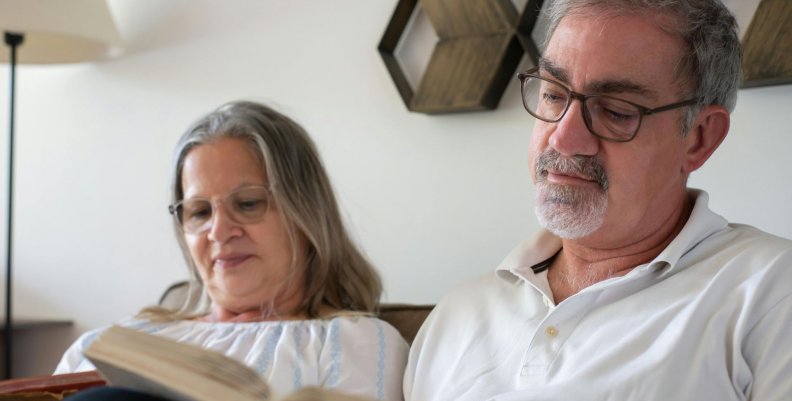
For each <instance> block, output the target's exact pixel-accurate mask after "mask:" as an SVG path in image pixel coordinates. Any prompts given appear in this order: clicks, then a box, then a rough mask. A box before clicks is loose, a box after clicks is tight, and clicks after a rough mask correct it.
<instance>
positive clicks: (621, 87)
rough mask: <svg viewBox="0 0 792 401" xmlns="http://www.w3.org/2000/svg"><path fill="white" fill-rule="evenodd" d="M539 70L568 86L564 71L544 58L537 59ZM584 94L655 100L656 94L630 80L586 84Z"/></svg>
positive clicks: (567, 75)
mask: <svg viewBox="0 0 792 401" xmlns="http://www.w3.org/2000/svg"><path fill="white" fill-rule="evenodd" d="M538 64H539V69H540V70H542V71H545V72H547V73H548V74H550V75H551V76H552V77H553V78H555V79H557V80H559V81H561V82H564V83H567V84H569V74H568V73H567V71H566V69H564V68H563V67H560V66H558V65H556V64H554V63H553V62H552V61H550V60H548V59H546V58H540V59H539V63H538ZM585 91H586V93H597V94H613V93H634V94H637V95H642V96H645V97H648V98H652V99H656V98H657V92H655V91H654V90H652V89H649V88H647V87H646V86H645V85H641V84H639V83H636V82H633V81H630V80H626V79H625V80H603V81H598V82H591V83H588V84H586V88H585Z"/></svg>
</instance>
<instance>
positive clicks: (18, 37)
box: [4, 32, 25, 379]
mask: <svg viewBox="0 0 792 401" xmlns="http://www.w3.org/2000/svg"><path fill="white" fill-rule="evenodd" d="M24 39H25V37H24V35H22V34H21V33H12V32H6V33H5V43H6V44H7V45H8V47H9V48H10V50H11V58H10V62H11V63H10V66H11V99H10V100H9V102H8V104H9V111H8V217H7V219H8V220H7V221H8V227H7V228H8V231H7V232H6V282H5V284H6V288H5V295H6V296H5V307H6V311H5V319H6V321H5V361H4V364H5V378H6V379H10V378H11V361H12V357H11V353H12V350H13V347H12V346H11V343H12V341H13V339H14V321H13V319H12V316H11V313H12V312H11V311H12V308H11V260H12V257H11V256H12V254H11V251H12V250H13V248H12V239H13V235H12V234H13V232H14V230H13V227H14V225H13V219H14V103H15V98H16V97H15V82H16V51H17V47H18V46H19V45H21V44H22V42H23V41H24Z"/></svg>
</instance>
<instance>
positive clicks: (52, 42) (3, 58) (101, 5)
mask: <svg viewBox="0 0 792 401" xmlns="http://www.w3.org/2000/svg"><path fill="white" fill-rule="evenodd" d="M0 30H2V31H3V39H4V42H5V44H6V46H7V47H8V52H7V53H6V52H1V51H0V62H7V63H8V64H9V72H10V82H9V92H10V98H9V110H8V189H7V192H6V195H7V205H6V206H7V217H6V261H5V262H6V266H5V267H6V268H5V327H4V328H5V330H4V344H5V345H4V351H5V353H4V354H5V358H4V361H3V367H4V368H5V371H4V372H5V373H4V374H5V378H6V379H9V378H11V377H12V361H13V359H12V353H13V352H12V351H13V339H14V319H13V304H12V301H13V297H12V295H13V280H12V275H11V274H12V270H13V269H12V267H13V266H12V265H13V238H14V225H13V223H14V221H13V218H14V129H15V127H14V124H15V121H14V117H15V116H14V114H15V111H16V110H15V106H16V99H15V96H16V93H15V92H16V67H17V64H55V63H77V62H86V61H90V60H98V59H101V58H105V57H107V56H109V55H111V54H110V53H111V52H112V51H113V50H114V49H115V46H116V45H118V44H119V43H120V35H119V34H118V30H117V29H116V25H115V23H114V20H113V16H112V13H111V12H110V8H109V6H108V4H107V3H106V0H69V1H63V0H0Z"/></svg>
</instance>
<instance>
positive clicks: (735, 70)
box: [545, 0, 742, 132]
mask: <svg viewBox="0 0 792 401" xmlns="http://www.w3.org/2000/svg"><path fill="white" fill-rule="evenodd" d="M550 1H551V3H550V6H549V8H548V11H547V14H546V17H547V18H548V34H547V36H546V41H547V42H549V40H550V37H551V36H552V34H553V32H554V31H555V29H556V28H557V27H558V24H559V23H560V22H561V19H562V18H564V17H565V16H567V15H571V14H575V13H581V12H585V11H594V12H595V13H597V14H609V15H619V14H630V13H665V14H668V15H671V16H672V17H674V21H673V22H672V23H671V25H669V26H662V28H663V29H665V30H667V31H668V32H670V33H673V34H678V35H680V36H681V37H682V39H683V40H684V42H685V43H686V44H687V46H688V49H687V51H686V52H684V55H683V56H682V59H681V60H680V61H679V68H678V71H677V74H678V76H679V77H680V78H681V79H682V80H683V82H688V83H689V84H690V86H692V88H693V96H692V97H693V98H694V99H698V103H697V104H696V105H695V106H693V107H690V108H688V112H687V115H686V116H685V118H684V121H683V132H687V131H688V130H689V129H690V127H691V126H692V124H693V120H694V119H695V118H696V115H697V114H698V112H699V111H700V110H701V107H702V106H704V105H720V106H723V107H725V108H726V109H727V110H729V112H731V111H733V110H734V107H735V105H736V104H737V89H738V88H739V86H740V82H741V79H742V50H741V48H740V39H739V36H738V34H737V21H736V20H735V19H734V16H733V15H732V13H731V12H730V11H729V10H728V9H727V8H726V6H724V5H723V4H722V3H721V2H720V1H719V0H550ZM546 47H547V46H546V44H545V48H546Z"/></svg>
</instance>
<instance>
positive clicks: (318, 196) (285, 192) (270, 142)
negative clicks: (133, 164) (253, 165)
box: [141, 101, 382, 320]
mask: <svg viewBox="0 0 792 401" xmlns="http://www.w3.org/2000/svg"><path fill="white" fill-rule="evenodd" d="M229 137H230V138H240V139H244V140H246V141H247V142H248V144H249V145H250V148H251V149H252V150H253V152H254V153H255V154H256V155H257V157H258V158H259V160H260V161H261V168H262V169H263V171H264V172H265V174H266V177H267V181H268V184H269V186H270V191H271V193H272V196H273V198H274V202H275V204H277V205H278V210H279V211H280V213H281V215H282V217H283V219H284V221H285V222H286V229H287V232H288V235H289V239H290V241H291V243H292V249H293V250H294V252H297V250H298V249H301V248H300V247H298V246H296V244H297V243H298V241H302V242H305V243H306V244H307V251H308V252H307V255H306V258H305V260H306V263H305V266H293V268H294V269H303V272H304V274H302V276H303V280H304V282H303V290H304V293H303V301H302V303H301V304H300V305H299V306H298V308H297V310H295V311H294V312H303V313H306V314H307V315H308V316H309V317H310V318H316V317H319V309H320V307H322V306H330V307H331V308H333V309H336V310H343V311H357V312H373V311H374V309H375V307H376V306H377V302H378V301H379V297H380V294H381V292H382V284H381V281H380V278H379V275H378V274H377V272H376V271H375V270H374V268H373V267H372V266H371V264H370V263H369V262H368V261H367V260H366V258H365V257H364V256H363V254H362V253H361V252H360V251H359V250H358V249H357V247H356V246H355V245H354V244H353V242H352V241H351V239H350V237H349V235H348V234H347V232H346V230H345V228H344V225H343V222H342V219H341V215H340V213H339V210H338V205H337V203H336V199H335V196H334V195H333V190H332V187H331V185H330V179H329V178H328V176H327V173H326V172H325V169H324V167H323V165H322V162H321V160H320V159H319V155H318V152H317V151H316V147H315V145H314V143H313V141H312V140H311V139H310V137H309V136H308V134H307V133H306V132H305V130H304V129H303V128H302V127H301V126H300V125H298V124H297V123H295V122H294V121H293V120H291V119H290V118H288V117H286V116H285V115H283V114H281V113H278V112H277V111H275V110H273V109H271V108H269V107H267V106H264V105H262V104H258V103H254V102H249V101H237V102H231V103H228V104H225V105H223V106H221V107H220V108H218V109H217V110H215V111H213V112H211V113H209V114H208V115H206V116H205V117H203V118H201V119H200V120H198V121H197V122H195V123H194V124H193V125H192V126H191V127H190V128H189V129H188V130H187V131H186V132H185V133H184V134H183V135H182V137H181V139H180V140H179V142H178V144H177V146H176V151H175V157H174V167H173V170H172V174H173V175H172V182H173V185H172V191H171V202H172V203H175V202H177V201H179V200H181V199H182V198H183V196H184V193H183V188H182V181H181V175H182V168H183V166H184V161H185V158H186V157H187V155H188V154H189V153H190V151H191V150H192V149H194V148H195V147H197V146H200V145H203V144H206V143H212V142H213V141H216V140H218V139H220V138H229ZM174 227H175V231H176V237H177V239H178V241H179V245H180V246H181V248H182V252H183V253H184V256H185V259H186V262H187V265H188V267H189V270H190V286H189V287H190V288H189V290H188V297H187V299H186V300H185V302H184V304H183V305H182V306H181V308H180V309H179V310H178V311H166V310H162V309H161V308H156V307H155V308H148V309H144V311H143V312H142V313H141V314H142V315H144V316H145V317H153V318H163V319H171V320H172V319H181V318H186V317H190V316H196V315H199V314H203V313H206V312H207V307H208V305H209V299H208V295H207V293H206V290H205V288H204V285H203V282H202V280H201V278H200V276H199V274H198V269H197V268H196V266H195V262H194V261H193V260H192V257H191V256H190V253H189V250H188V248H187V244H186V242H185V239H184V234H183V233H182V231H181V229H180V227H179V225H178V223H177V222H176V221H175V219H174ZM302 249H304V248H302ZM296 260H298V257H297V255H296V254H295V255H292V261H293V262H294V261H296ZM270 307H272V306H270Z"/></svg>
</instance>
